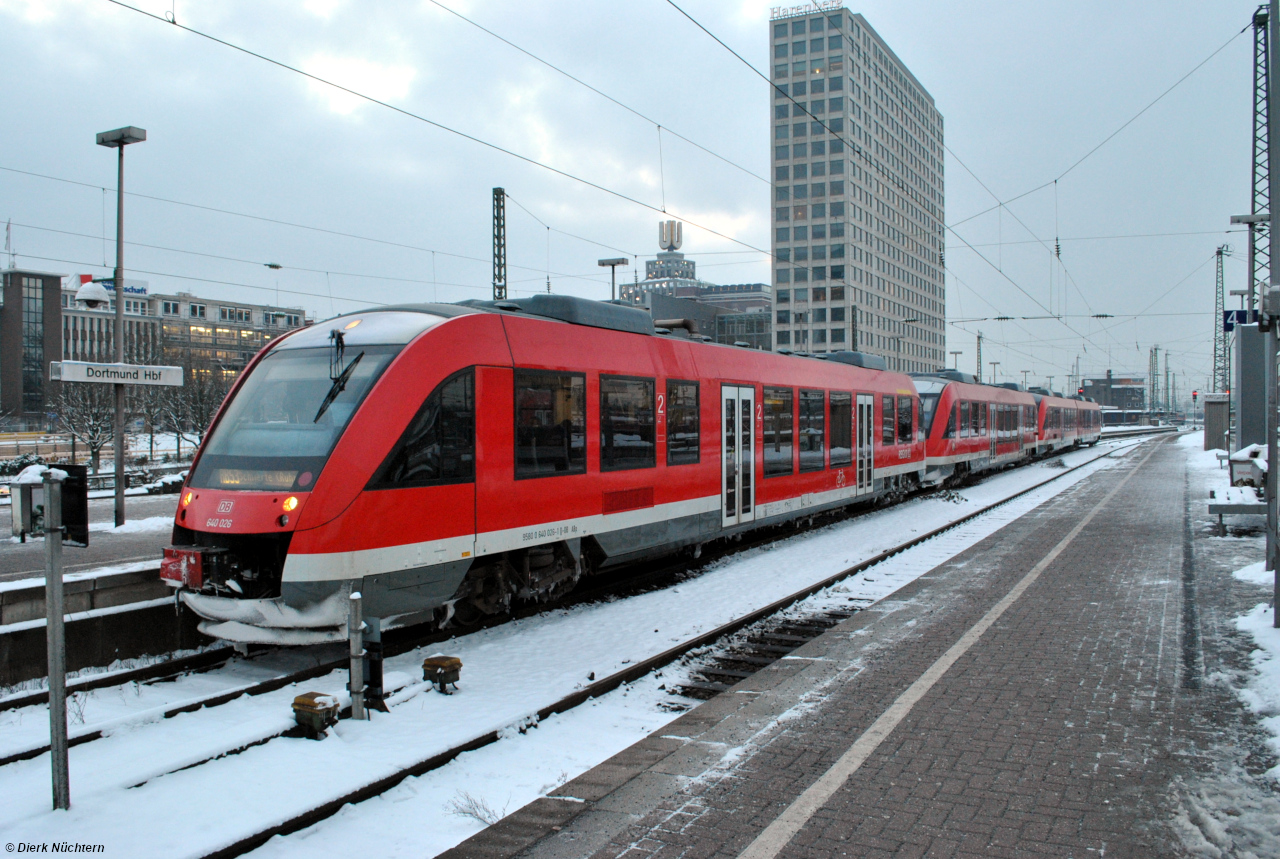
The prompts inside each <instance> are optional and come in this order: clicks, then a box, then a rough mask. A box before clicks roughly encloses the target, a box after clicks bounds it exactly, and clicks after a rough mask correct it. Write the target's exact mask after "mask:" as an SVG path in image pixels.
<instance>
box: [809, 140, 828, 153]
mask: <svg viewBox="0 0 1280 859" xmlns="http://www.w3.org/2000/svg"><path fill="white" fill-rule="evenodd" d="M826 151H827V144H826V143H825V142H824V141H821V140H815V141H813V145H811V146H810V147H809V154H810V155H823V154H825V153H826Z"/></svg>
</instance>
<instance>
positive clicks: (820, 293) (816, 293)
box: [813, 248, 827, 322]
mask: <svg viewBox="0 0 1280 859" xmlns="http://www.w3.org/2000/svg"><path fill="white" fill-rule="evenodd" d="M814 250H815V251H816V250H818V249H817V248H814ZM813 300H814V301H826V300H827V288H826V287H825V286H815V287H814V288H813ZM814 318H815V319H817V321H819V322H821V321H823V320H824V319H826V317H825V316H823V317H814Z"/></svg>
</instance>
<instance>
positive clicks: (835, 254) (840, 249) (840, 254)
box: [831, 243, 844, 259]
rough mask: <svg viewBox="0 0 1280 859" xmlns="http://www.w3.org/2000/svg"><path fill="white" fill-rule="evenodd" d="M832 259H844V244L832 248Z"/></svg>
mask: <svg viewBox="0 0 1280 859" xmlns="http://www.w3.org/2000/svg"><path fill="white" fill-rule="evenodd" d="M831 258H832V259H844V244H843V243H841V244H838V245H832V246H831Z"/></svg>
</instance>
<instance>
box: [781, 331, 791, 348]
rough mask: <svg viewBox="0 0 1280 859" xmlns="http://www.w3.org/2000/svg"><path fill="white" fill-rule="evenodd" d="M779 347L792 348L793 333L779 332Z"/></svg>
mask: <svg viewBox="0 0 1280 859" xmlns="http://www.w3.org/2000/svg"><path fill="white" fill-rule="evenodd" d="M778 345H779V346H790V345H791V332H790V331H779V332H778Z"/></svg>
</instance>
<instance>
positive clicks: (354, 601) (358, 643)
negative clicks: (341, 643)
mask: <svg viewBox="0 0 1280 859" xmlns="http://www.w3.org/2000/svg"><path fill="white" fill-rule="evenodd" d="M360 603H361V598H360V592H359V591H352V593H351V598H350V600H349V602H348V606H347V637H348V638H349V639H350V640H351V679H350V683H349V685H350V687H351V718H353V719H364V718H365V712H364V619H363V616H362V614H363V613H362V611H361V605H360Z"/></svg>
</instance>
